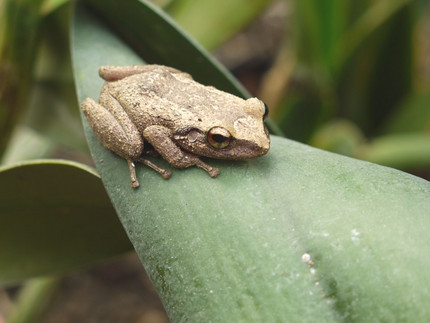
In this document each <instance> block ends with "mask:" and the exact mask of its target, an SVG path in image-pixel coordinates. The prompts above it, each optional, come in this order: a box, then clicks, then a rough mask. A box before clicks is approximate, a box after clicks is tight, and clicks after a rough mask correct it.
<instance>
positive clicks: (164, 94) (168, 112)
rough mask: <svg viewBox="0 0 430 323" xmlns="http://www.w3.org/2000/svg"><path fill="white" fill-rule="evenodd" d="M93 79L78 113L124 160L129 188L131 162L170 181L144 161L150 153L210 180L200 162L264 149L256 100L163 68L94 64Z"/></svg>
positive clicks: (214, 172) (262, 114) (263, 112)
mask: <svg viewBox="0 0 430 323" xmlns="http://www.w3.org/2000/svg"><path fill="white" fill-rule="evenodd" d="M99 76H100V77H101V78H102V79H103V80H104V81H105V82H104V84H103V86H102V89H101V92H100V96H99V100H98V102H97V101H95V100H94V99H92V98H86V99H85V100H84V101H83V102H82V103H81V110H82V111H83V113H84V115H85V118H86V120H87V121H88V124H89V125H90V127H91V128H92V130H93V131H94V133H95V134H96V135H97V137H98V139H99V141H100V142H101V144H102V145H103V146H104V147H105V148H107V149H108V150H110V151H111V152H113V153H114V154H116V155H118V156H120V157H122V158H123V159H125V160H126V161H127V163H128V168H129V171H130V179H131V187H132V188H137V187H139V185H140V184H139V181H138V179H137V176H136V166H135V165H136V164H135V163H142V164H144V165H146V166H148V167H150V168H152V169H154V170H155V171H156V172H158V173H159V174H160V175H161V176H162V177H164V178H165V179H168V178H170V176H171V174H172V172H171V171H170V170H168V169H164V168H161V167H159V166H158V165H156V164H155V163H154V162H152V161H151V160H149V159H148V158H147V157H146V156H147V155H151V153H152V154H154V153H155V154H156V155H158V156H161V157H162V158H163V159H164V160H165V161H167V163H168V164H169V165H171V166H172V167H174V168H187V167H190V166H197V167H199V168H201V169H203V170H205V171H206V172H207V173H208V174H209V175H210V177H212V178H215V177H217V176H218V175H219V174H220V170H219V169H218V168H216V167H212V166H210V165H209V164H207V163H206V162H204V161H203V160H202V159H201V158H205V157H207V158H214V159H228V160H241V159H248V158H254V157H260V156H263V155H265V154H266V153H267V152H268V151H269V148H270V136H269V133H268V130H267V128H266V126H265V125H264V119H265V118H266V117H267V114H268V108H267V106H266V105H265V104H264V103H263V102H262V101H261V100H259V99H258V98H255V97H253V98H249V99H242V98H240V97H238V96H235V95H233V94H230V93H227V92H224V91H221V90H218V89H217V88H215V87H213V86H211V85H203V84H201V83H199V82H197V81H195V80H194V79H193V77H192V76H191V75H190V74H188V73H186V72H182V71H180V70H178V69H176V68H173V67H168V66H164V65H156V64H147V65H129V66H101V67H100V68H99Z"/></svg>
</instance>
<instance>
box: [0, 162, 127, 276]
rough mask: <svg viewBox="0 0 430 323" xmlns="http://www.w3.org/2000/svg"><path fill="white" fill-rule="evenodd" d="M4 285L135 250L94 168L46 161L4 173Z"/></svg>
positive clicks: (0, 196)
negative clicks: (132, 248)
mask: <svg viewBox="0 0 430 323" xmlns="http://www.w3.org/2000/svg"><path fill="white" fill-rule="evenodd" d="M0 205H1V208H0V283H7V282H14V281H18V280H22V279H26V278H29V277H33V276H37V275H44V274H51V273H58V272H63V271H66V270H70V269H71V268H77V267H79V266H83V265H89V264H93V263H95V262H97V261H100V260H102V259H105V258H108V257H113V256H117V255H120V254H122V253H124V252H126V251H129V250H131V246H130V241H129V240H128V238H127V235H126V234H125V232H124V230H123V228H122V227H121V224H120V222H119V220H118V217H117V216H116V214H115V210H114V209H113V208H112V205H111V204H110V202H109V198H108V197H107V195H106V192H105V191H104V189H103V185H102V184H101V181H100V179H99V177H98V176H97V175H96V174H95V173H94V171H93V170H91V169H90V168H89V167H87V166H84V165H81V164H78V163H73V162H66V161H61V160H40V161H32V162H26V163H22V164H17V165H14V166H10V167H6V168H2V169H0Z"/></svg>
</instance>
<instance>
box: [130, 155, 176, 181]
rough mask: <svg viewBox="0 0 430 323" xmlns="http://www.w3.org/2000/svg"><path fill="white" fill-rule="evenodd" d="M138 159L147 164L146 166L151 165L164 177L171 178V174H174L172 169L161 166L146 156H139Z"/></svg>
mask: <svg viewBox="0 0 430 323" xmlns="http://www.w3.org/2000/svg"><path fill="white" fill-rule="evenodd" d="M137 161H138V162H139V163H142V164H145V165H146V166H149V167H151V168H152V169H153V170H155V171H156V172H157V173H159V174H160V175H161V176H163V178H164V179H169V178H170V176H172V172H171V171H170V170H167V169H164V168H161V167H159V166H157V165H155V164H154V163H153V162H151V161H149V160H147V159H145V158H139V159H137Z"/></svg>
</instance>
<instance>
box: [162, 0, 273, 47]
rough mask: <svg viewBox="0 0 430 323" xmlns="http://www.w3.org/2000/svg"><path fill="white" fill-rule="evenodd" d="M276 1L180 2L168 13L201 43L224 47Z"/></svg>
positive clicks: (172, 4)
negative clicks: (223, 43) (232, 37)
mask: <svg viewBox="0 0 430 323" xmlns="http://www.w3.org/2000/svg"><path fill="white" fill-rule="evenodd" d="M271 1H272V0H254V1H247V0H217V1H213V0H177V1H173V2H172V3H171V5H170V6H168V7H167V8H166V10H167V11H168V12H169V13H170V14H171V15H172V17H173V18H174V19H175V20H176V21H177V22H178V24H179V25H181V26H182V27H183V28H184V29H185V30H186V31H188V32H189V33H190V34H191V35H193V36H194V37H195V38H196V39H197V40H198V41H199V43H200V44H202V45H203V46H205V47H206V48H208V49H213V48H215V47H216V46H218V45H220V44H221V43H222V42H223V41H225V40H227V39H228V37H230V36H232V35H233V34H234V33H235V32H237V31H238V30H239V29H240V28H242V27H243V26H244V25H245V24H246V23H249V22H250V21H251V20H252V19H253V18H255V17H256V16H257V15H258V14H259V13H261V11H262V10H263V9H264V8H265V7H266V6H267V5H268V4H269V3H270V2H271Z"/></svg>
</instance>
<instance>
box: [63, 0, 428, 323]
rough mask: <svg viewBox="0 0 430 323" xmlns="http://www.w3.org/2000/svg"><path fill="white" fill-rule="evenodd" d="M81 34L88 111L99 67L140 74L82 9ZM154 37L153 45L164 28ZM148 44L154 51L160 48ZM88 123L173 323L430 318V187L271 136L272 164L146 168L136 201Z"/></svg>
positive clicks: (78, 44)
mask: <svg viewBox="0 0 430 323" xmlns="http://www.w3.org/2000/svg"><path fill="white" fill-rule="evenodd" d="M141 5H142V6H144V4H143V3H141ZM124 10H126V9H124ZM133 19H134V18H130V22H129V25H133V23H135V21H134V20H133ZM140 21H145V19H140ZM136 23H137V22H136ZM155 27H157V28H155ZM73 28H74V35H73V40H72V50H73V53H74V55H73V57H74V69H75V75H76V85H77V88H78V97H79V100H80V101H82V100H83V99H85V98H86V97H92V98H98V94H99V90H100V87H101V84H102V81H101V80H100V79H99V77H98V75H97V69H98V67H99V66H100V65H102V64H125V63H126V64H132V63H139V62H141V61H140V60H139V58H138V57H137V56H136V55H135V54H133V52H132V51H131V50H130V49H129V48H128V47H127V46H125V45H124V43H122V42H121V41H120V40H119V39H118V38H116V37H115V36H114V35H113V34H111V32H110V31H109V29H108V27H107V26H103V25H100V24H99V23H98V22H97V20H95V18H94V17H93V16H91V15H89V14H88V13H87V12H86V11H83V10H78V11H77V12H76V16H75V21H74V26H73ZM129 28H130V31H129V32H130V33H131V34H133V33H134V30H133V28H131V27H129ZM145 29H146V30H148V29H151V30H152V32H153V33H154V35H153V36H154V37H155V38H156V37H157V30H160V29H162V27H160V26H159V25H157V26H151V25H148V26H146V28H145ZM123 32H126V30H123ZM142 42H143V47H147V50H148V51H149V52H153V51H154V48H153V47H157V48H159V46H161V45H162V44H160V43H158V42H156V43H151V42H145V40H142ZM166 46H167V48H166V51H165V52H164V54H163V55H171V61H174V60H175V58H177V57H178V54H177V53H176V55H175V54H173V53H172V52H169V49H168V48H169V46H170V44H166ZM106 53H109V55H106ZM181 59H182V58H178V60H181ZM202 60H203V58H202ZM202 65H204V64H202ZM197 72H198V71H197ZM84 125H85V129H86V135H87V138H88V143H89V145H90V149H91V151H92V154H93V157H94V160H95V162H96V164H97V169H98V170H99V172H100V174H101V177H102V180H103V182H104V184H105V187H106V189H107V191H108V194H109V196H110V198H111V200H112V202H113V204H114V206H115V208H116V210H117V212H118V215H119V217H120V219H121V222H122V224H123V225H124V227H125V229H126V231H127V233H128V235H129V237H130V240H131V241H132V243H133V245H134V247H135V249H136V250H137V252H138V254H139V257H140V259H141V261H142V263H143V265H144V266H145V268H146V270H147V272H148V273H149V276H150V277H151V279H152V281H153V282H154V285H155V287H156V289H157V291H158V292H159V294H160V297H161V299H162V301H163V303H164V305H165V307H166V310H167V312H168V314H169V316H170V318H171V320H172V321H174V322H185V321H187V322H208V321H212V322H264V321H265V322H285V321H291V322H333V321H360V322H370V321H394V320H398V321H414V322H418V321H426V320H428V319H430V311H429V310H428V306H427V305H428V295H429V293H430V276H429V275H428V274H427V271H426V268H428V266H429V265H430V260H429V258H428V257H426V256H425V255H427V254H428V253H429V246H430V235H429V234H428V230H429V228H430V211H429V210H430V184H429V183H428V182H427V181H425V180H422V179H419V178H416V177H414V176H411V175H408V174H405V173H402V172H399V171H396V170H393V169H390V168H385V167H382V166H378V165H374V164H370V163H367V162H362V161H358V160H354V159H350V158H347V157H342V156H339V155H335V154H332V153H328V152H324V151H321V150H317V149H314V148H311V147H308V146H305V145H302V144H299V143H295V142H293V141H290V140H287V139H282V138H279V137H272V148H271V150H270V152H269V153H268V155H266V156H264V157H262V158H258V159H254V160H249V161H240V162H227V161H214V160H210V161H208V162H210V163H211V164H212V165H214V166H216V167H219V168H220V170H221V175H220V176H219V177H218V178H216V179H212V178H209V176H208V175H207V174H206V173H204V172H203V171H202V170H200V169H197V168H190V169H186V170H174V173H173V176H172V178H171V179H169V180H168V181H165V180H163V179H162V178H161V177H160V176H159V175H158V174H156V173H155V172H154V171H152V170H150V169H148V168H145V167H143V166H141V165H138V166H137V174H138V177H139V180H140V182H141V187H140V188H139V189H132V188H131V187H130V179H129V172H128V167H127V163H126V162H125V161H124V160H123V159H122V158H120V157H118V156H116V155H114V154H112V153H110V152H109V151H107V150H106V149H104V148H103V147H102V145H101V144H100V142H99V141H98V140H97V138H96V137H95V135H94V134H93V133H92V131H91V130H90V129H89V127H88V125H87V123H86V122H85V121H84ZM156 162H157V163H159V164H160V165H162V166H165V167H168V166H166V163H164V162H162V161H161V160H157V161H156ZM309 258H310V259H311V260H309ZM303 260H305V261H303Z"/></svg>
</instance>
